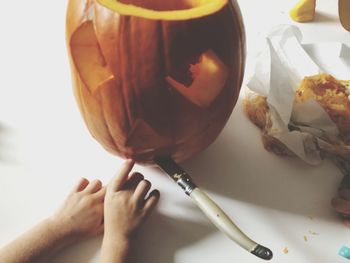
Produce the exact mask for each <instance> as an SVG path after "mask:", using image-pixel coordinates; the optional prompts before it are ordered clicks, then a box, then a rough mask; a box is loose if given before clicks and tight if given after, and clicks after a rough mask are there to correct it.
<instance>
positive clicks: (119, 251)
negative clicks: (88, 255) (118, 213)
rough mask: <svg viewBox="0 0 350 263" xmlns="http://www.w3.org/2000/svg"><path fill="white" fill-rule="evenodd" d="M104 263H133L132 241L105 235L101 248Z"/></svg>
mask: <svg viewBox="0 0 350 263" xmlns="http://www.w3.org/2000/svg"><path fill="white" fill-rule="evenodd" d="M101 262H102V263H131V262H133V260H132V253H131V244H130V241H128V240H126V239H123V238H118V237H108V235H105V236H104V238H103V242H102V247H101Z"/></svg>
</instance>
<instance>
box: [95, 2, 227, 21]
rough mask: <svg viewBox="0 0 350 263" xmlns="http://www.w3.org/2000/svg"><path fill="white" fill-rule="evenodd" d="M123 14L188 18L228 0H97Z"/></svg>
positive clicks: (213, 10) (155, 18)
mask: <svg viewBox="0 0 350 263" xmlns="http://www.w3.org/2000/svg"><path fill="white" fill-rule="evenodd" d="M97 2H98V3H100V4H101V5H103V6H105V7H107V8H109V9H111V10H113V11H115V12H117V13H119V14H121V15H130V16H137V17H142V18H147V19H154V20H188V19H194V18H199V17H203V16H206V15H210V14H213V13H215V12H217V11H219V10H221V9H222V8H223V7H224V6H225V5H226V4H227V2H228V0H147V1H144V0H97Z"/></svg>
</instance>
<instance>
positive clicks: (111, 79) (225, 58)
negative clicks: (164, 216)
mask: <svg viewBox="0 0 350 263" xmlns="http://www.w3.org/2000/svg"><path fill="white" fill-rule="evenodd" d="M230 24H231V26H227V25H230ZM84 27H88V30H86V28H84ZM82 30H86V31H87V32H88V33H89V34H90V38H89V39H85V40H84V37H80V35H84V34H83V33H84V31H82ZM89 30H90V31H89ZM91 30H93V32H92V31H91ZM243 31H244V29H243V24H242V20H241V17H240V13H239V9H238V7H237V4H236V3H235V2H232V3H231V2H230V3H227V4H226V5H225V6H224V7H223V8H221V9H220V10H219V11H216V12H213V13H211V14H209V15H208V14H206V15H203V16H201V17H194V18H188V19H187V20H172V21H167V20H154V19H146V18H143V17H138V16H125V15H122V14H119V13H116V12H114V11H111V10H110V9H108V8H106V7H104V6H102V5H100V4H99V2H98V1H96V0H95V1H90V0H83V1H80V0H70V2H69V5H68V13H67V46H68V50H69V55H70V59H71V69H72V75H73V77H72V78H73V86H74V92H75V96H76V99H77V102H78V105H79V108H80V110H81V113H82V115H83V117H84V120H85V122H86V124H87V126H88V128H89V131H90V132H91V134H92V135H93V137H94V138H95V139H96V140H98V141H99V142H100V143H101V144H102V145H103V146H104V147H105V148H106V149H107V150H108V151H110V152H112V153H113V154H118V155H120V156H122V157H128V158H134V159H135V160H136V161H138V162H141V163H150V164H151V163H153V158H154V157H155V156H158V155H168V156H170V157H172V158H174V159H175V160H176V161H183V160H185V159H188V158H190V157H191V156H193V155H194V154H196V153H198V152H200V151H202V150H203V149H204V148H206V147H207V146H208V145H209V144H211V143H212V142H213V141H214V140H215V138H216V137H217V136H218V135H219V133H220V131H221V130H222V128H223V127H224V125H225V124H226V122H227V120H228V118H229V116H230V114H231V112H232V109H233V107H234V105H235V103H236V101H237V98H238V94H239V90H240V86H241V82H242V79H243V69H244V59H245V42H244V41H245V40H244V32H243ZM79 34H80V35H79ZM77 38H78V39H77ZM84 41H85V42H84ZM208 50H209V51H210V52H212V54H214V56H215V57H216V61H219V62H217V63H219V64H220V65H221V66H219V68H220V70H221V71H220V72H222V73H220V74H219V75H217V76H219V77H218V79H219V80H218V82H220V81H221V83H219V84H218V85H217V88H216V91H215V92H212V93H213V95H212V96H211V95H210V96H209V95H208V94H205V95H206V96H202V94H200V85H198V84H196V87H197V88H196V91H195V92H194V93H196V94H199V95H198V96H199V97H203V98H205V99H204V100H203V99H202V100H200V101H198V100H193V99H190V98H189V97H186V96H184V93H183V92H182V93H181V92H179V90H177V89H176V88H175V87H174V86H173V85H171V83H170V84H169V82H168V81H167V79H166V78H167V76H171V77H172V78H173V79H174V80H176V81H177V82H178V83H181V84H183V85H184V87H188V88H191V85H192V84H194V83H195V82H196V76H195V75H196V74H193V65H200V61H201V57H202V56H203V54H206V52H208ZM215 63H216V62H215ZM215 63H214V64H215ZM191 65H192V66H191ZM191 67H192V68H191ZM191 70H192V72H191ZM214 75H215V74H214ZM210 77H211V76H210ZM210 77H209V79H210ZM201 79H204V80H205V79H206V78H205V77H203V76H202V77H201ZM202 82H204V81H202ZM222 83H224V85H223V84H222ZM213 86H215V85H213ZM208 89H210V87H208V86H203V91H205V90H208ZM191 96H192V95H191ZM196 96H197V95H196ZM136 137H138V138H143V140H145V142H143V143H142V141H140V139H137V138H136Z"/></svg>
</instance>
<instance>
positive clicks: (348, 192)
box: [339, 188, 350, 201]
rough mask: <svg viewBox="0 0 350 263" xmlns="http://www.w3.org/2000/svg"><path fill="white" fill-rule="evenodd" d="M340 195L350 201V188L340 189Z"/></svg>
mask: <svg viewBox="0 0 350 263" xmlns="http://www.w3.org/2000/svg"><path fill="white" fill-rule="evenodd" d="M339 197H341V198H343V199H345V200H348V201H350V189H345V188H344V189H341V190H339Z"/></svg>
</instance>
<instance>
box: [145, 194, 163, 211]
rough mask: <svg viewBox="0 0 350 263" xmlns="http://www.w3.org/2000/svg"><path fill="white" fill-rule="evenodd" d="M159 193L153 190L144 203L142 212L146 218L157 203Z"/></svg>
mask: <svg viewBox="0 0 350 263" xmlns="http://www.w3.org/2000/svg"><path fill="white" fill-rule="evenodd" d="M159 197H160V193H159V191H158V190H153V191H152V192H151V193H150V194H149V196H148V197H147V199H146V201H145V206H144V207H143V210H144V212H145V217H148V216H149V215H150V214H151V212H152V211H153V209H154V207H155V206H156V205H157V203H158V201H159Z"/></svg>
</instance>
